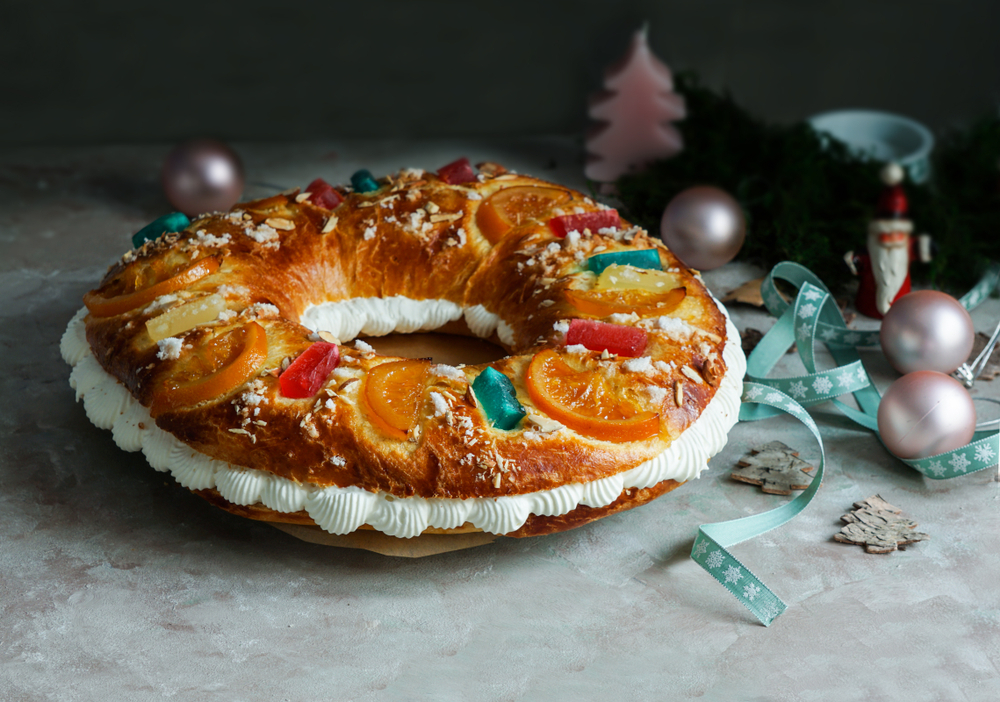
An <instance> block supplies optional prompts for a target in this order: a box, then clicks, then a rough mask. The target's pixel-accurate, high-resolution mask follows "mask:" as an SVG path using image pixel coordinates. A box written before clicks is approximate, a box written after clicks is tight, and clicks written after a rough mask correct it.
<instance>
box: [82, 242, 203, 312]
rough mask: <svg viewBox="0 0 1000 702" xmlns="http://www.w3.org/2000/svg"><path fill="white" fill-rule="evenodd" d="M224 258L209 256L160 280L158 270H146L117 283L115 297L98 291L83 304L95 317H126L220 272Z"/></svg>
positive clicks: (87, 297) (87, 295) (85, 299)
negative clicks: (139, 308)
mask: <svg viewBox="0 0 1000 702" xmlns="http://www.w3.org/2000/svg"><path fill="white" fill-rule="evenodd" d="M220 265H221V259H220V258H219V257H218V256H208V257H206V258H202V259H200V260H198V261H195V262H194V263H192V264H191V265H190V266H188V267H187V268H185V269H183V270H181V271H180V272H179V273H176V274H175V275H172V276H170V277H169V278H166V279H165V280H157V278H159V277H160V275H159V274H160V271H158V270H156V269H155V268H152V267H151V268H150V269H144V270H141V271H138V272H136V273H134V274H133V277H132V278H131V279H124V278H123V279H122V280H119V281H116V282H115V284H113V285H112V286H111V289H112V291H115V292H117V293H118V294H116V295H111V296H107V295H103V294H101V293H99V292H97V290H91V291H90V292H89V293H87V294H86V295H84V296H83V304H85V305H86V306H87V309H88V310H89V311H90V313H91V314H92V315H94V316H95V317H113V316H115V315H118V314H124V313H125V312H128V311H129V310H134V309H135V308H136V307H140V306H142V305H148V304H149V303H150V302H152V301H153V300H155V299H156V298H158V297H159V296H160V295H166V294H168V293H172V292H175V291H177V290H180V289H181V288H186V287H187V286H188V285H191V283H194V282H195V281H197V280H201V279H202V278H204V277H205V276H208V275H211V274H212V273H215V272H216V271H217V270H219V266H220Z"/></svg>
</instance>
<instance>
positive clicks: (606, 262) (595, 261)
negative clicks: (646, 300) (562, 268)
mask: <svg viewBox="0 0 1000 702" xmlns="http://www.w3.org/2000/svg"><path fill="white" fill-rule="evenodd" d="M615 264H617V265H619V266H633V267H634V268H649V269H651V270H654V271H662V270H663V266H662V265H660V252H659V251H657V250H656V249H639V250H637V251H612V252H611V253H603V254H597V255H596V256H591V257H590V258H588V259H587V268H589V269H590V270H592V271H593V272H594V273H596V274H597V275H600V274H601V273H602V272H603V271H604V269H605V268H607V267H608V266H612V265H615Z"/></svg>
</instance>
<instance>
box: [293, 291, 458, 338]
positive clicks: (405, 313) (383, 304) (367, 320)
mask: <svg viewBox="0 0 1000 702" xmlns="http://www.w3.org/2000/svg"><path fill="white" fill-rule="evenodd" d="M461 317H462V307H461V306H460V305H456V304H455V303H454V302H449V301H448V300H413V299H410V298H408V297H403V296H402V295H396V296H394V297H385V298H381V297H355V298H351V299H348V300H341V301H340V302H323V303H320V304H318V305H309V306H308V307H307V308H306V310H305V312H303V313H302V318H301V319H300V320H299V321H300V322H301V324H302V326H304V327H306V328H307V329H309V330H310V331H314V332H316V331H327V332H330V333H331V334H333V335H334V336H335V337H337V338H338V339H341V340H343V341H348V340H350V339H353V338H354V337H356V336H358V335H359V334H366V335H367V336H385V335H386V334H392V333H393V332H398V333H401V334H412V333H413V332H418V331H429V330H431V329H437V328H438V327H442V326H444V325H445V324H447V323H448V322H453V321H455V320H456V319H460V318H461Z"/></svg>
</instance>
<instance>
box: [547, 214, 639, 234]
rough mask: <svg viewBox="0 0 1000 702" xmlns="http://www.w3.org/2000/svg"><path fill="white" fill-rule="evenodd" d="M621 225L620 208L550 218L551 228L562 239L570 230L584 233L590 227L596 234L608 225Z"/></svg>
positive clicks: (616, 226) (614, 226)
mask: <svg viewBox="0 0 1000 702" xmlns="http://www.w3.org/2000/svg"><path fill="white" fill-rule="evenodd" d="M621 225H622V219H621V217H619V216H618V210H601V211H600V212H584V213H583V214H571V215H563V216H562V217H553V218H552V219H550V220H549V228H550V229H551V230H552V232H553V233H554V234H555V235H556V236H557V237H559V238H560V239H561V238H563V237H565V236H566V235H567V234H569V233H570V232H580V233H583V230H584V229H589V230H590V231H591V232H593V233H594V234H596V233H597V232H598V231H600V230H601V229H604V228H606V227H613V228H615V229H617V228H618V227H620V226H621Z"/></svg>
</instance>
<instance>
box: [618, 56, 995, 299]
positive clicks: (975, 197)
mask: <svg viewBox="0 0 1000 702" xmlns="http://www.w3.org/2000/svg"><path fill="white" fill-rule="evenodd" d="M676 84H677V88H678V92H679V93H681V94H683V95H684V97H685V99H686V100H687V108H688V117H687V119H686V120H685V121H684V122H680V123H678V124H677V125H676V126H678V127H679V129H680V131H681V133H682V135H683V138H684V151H683V152H681V153H680V154H679V155H678V156H676V157H674V158H672V159H668V160H663V161H657V162H655V163H653V164H652V165H651V166H650V167H649V168H648V169H647V170H646V171H643V172H642V173H638V174H630V175H626V176H623V177H622V178H620V179H619V180H618V181H617V187H618V192H619V194H620V197H621V200H622V201H623V203H624V204H625V212H624V214H625V215H626V217H628V218H629V219H631V220H633V221H635V222H637V223H639V224H641V225H642V226H644V227H646V228H647V229H649V230H650V231H653V232H657V231H659V226H660V218H661V216H662V214H663V209H664V207H665V206H666V204H667V203H668V202H669V201H670V200H671V199H672V198H673V197H674V196H675V195H677V193H679V192H680V191H682V190H684V189H686V188H688V187H691V186H692V185H696V184H712V185H716V186H718V187H721V188H723V189H724V190H726V191H728V192H730V193H731V194H732V195H733V196H734V197H736V198H737V200H739V202H740V204H741V205H742V206H743V208H744V211H745V213H746V215H747V242H746V244H745V245H744V247H743V251H741V253H740V258H741V259H746V260H753V261H755V262H758V263H760V264H761V265H763V266H765V267H770V266H771V265H773V264H775V263H777V262H779V261H782V260H792V261H797V262H799V263H801V264H803V265H805V266H808V267H809V268H811V269H812V270H813V271H814V272H815V273H816V274H817V275H819V276H820V278H822V279H823V280H824V281H825V282H826V283H827V284H828V285H831V286H834V287H838V286H840V285H842V284H844V283H846V282H847V281H848V280H849V279H850V277H851V276H850V274H849V272H848V271H847V269H846V267H845V266H844V264H843V263H842V256H843V254H844V253H845V252H846V251H848V250H850V249H858V248H860V247H862V246H864V244H865V233H866V231H867V226H868V222H869V220H870V219H871V218H872V216H873V214H874V208H875V203H876V200H877V198H878V195H879V192H880V189H881V187H882V186H881V183H880V182H879V179H878V170H879V167H880V166H881V164H880V163H877V162H875V161H871V160H869V159H865V158H860V157H857V156H854V155H852V154H851V153H850V152H849V151H848V150H847V148H846V147H845V146H844V145H843V144H841V143H840V142H837V141H834V140H831V139H829V138H827V137H824V136H820V135H817V134H816V133H815V132H814V131H813V130H812V129H811V128H810V127H809V126H808V125H807V124H805V123H799V124H793V125H790V126H783V125H773V124H767V123H765V122H763V121H761V120H759V119H757V118H756V117H754V116H753V115H751V114H749V113H748V112H747V111H745V110H744V109H742V108H741V107H740V106H739V105H737V104H736V102H735V101H734V100H733V99H732V98H731V97H730V96H729V95H728V94H721V95H720V94H717V93H714V92H712V91H711V90H709V89H707V88H704V87H702V86H701V85H699V83H698V80H697V78H696V76H694V75H693V74H690V73H683V74H679V75H678V76H677V77H676ZM998 156H1000V120H998V119H997V118H995V117H988V118H984V119H982V120H980V121H978V122H976V123H975V124H973V125H972V126H971V127H969V128H968V129H965V130H958V131H956V132H954V133H952V134H949V135H947V136H946V137H945V138H944V139H942V140H941V141H940V144H939V146H938V149H937V151H936V153H935V158H934V166H933V167H934V182H935V186H934V187H933V188H932V187H929V186H917V185H914V184H912V183H908V184H907V185H906V190H907V194H908V196H909V199H910V215H911V218H912V219H913V220H914V226H915V229H916V231H918V232H928V233H929V234H931V235H932V236H933V237H934V239H935V242H936V244H937V247H938V253H937V255H936V257H935V260H934V261H933V262H932V263H931V264H930V265H929V266H915V268H914V274H915V275H916V276H917V277H918V278H920V277H922V278H924V279H926V280H927V281H929V282H930V283H932V284H934V285H935V286H938V287H942V288H944V289H948V290H950V291H951V292H955V293H961V292H964V291H965V290H966V289H967V288H968V287H969V286H971V285H972V284H973V283H974V282H975V280H976V279H977V278H978V276H979V275H980V274H981V272H982V270H983V268H984V267H985V265H986V260H987V259H998V260H1000V236H998V234H1000V178H998V173H997V157H998Z"/></svg>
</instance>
